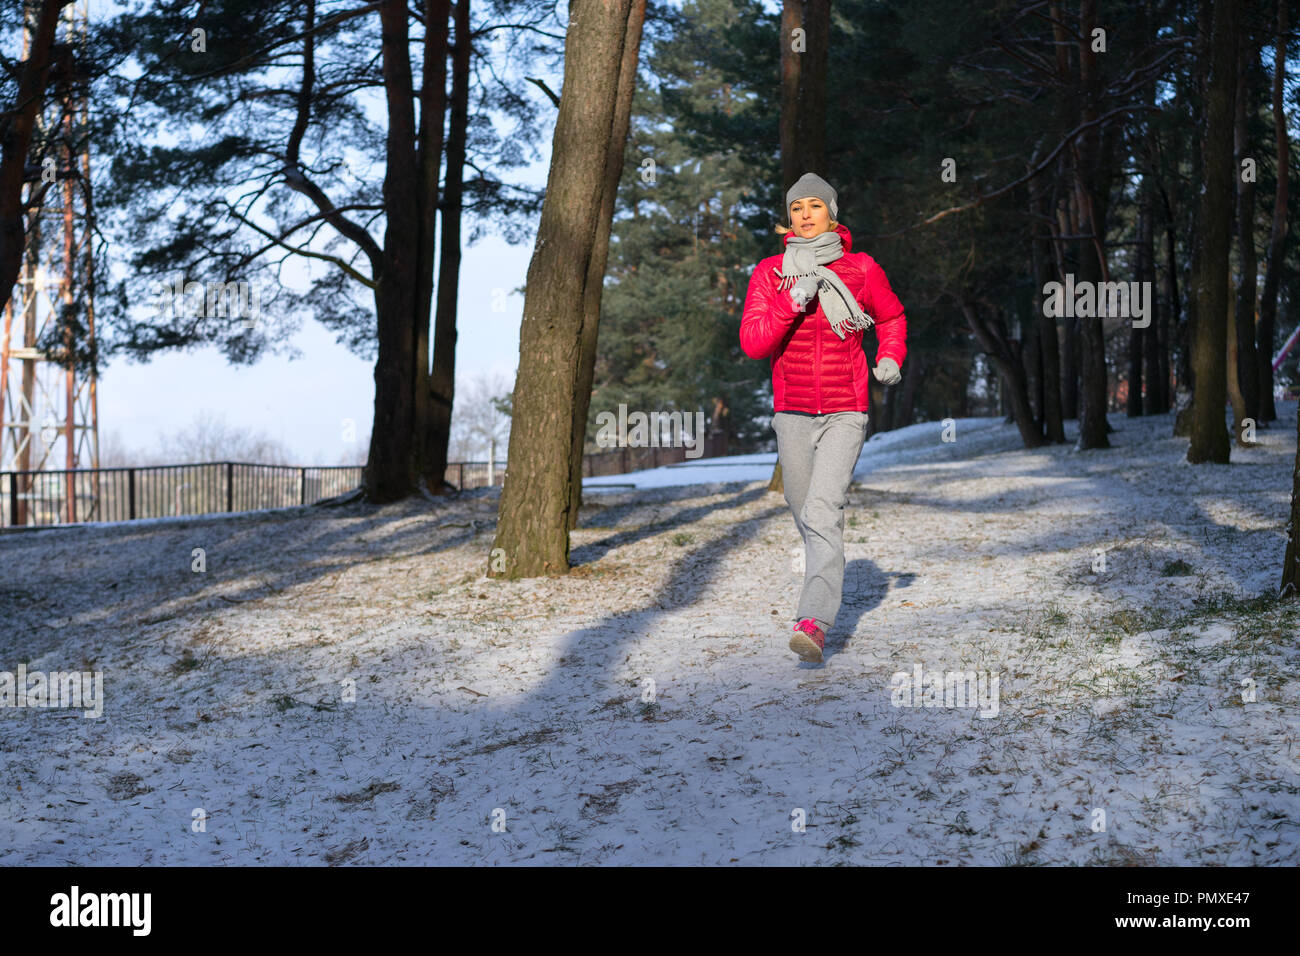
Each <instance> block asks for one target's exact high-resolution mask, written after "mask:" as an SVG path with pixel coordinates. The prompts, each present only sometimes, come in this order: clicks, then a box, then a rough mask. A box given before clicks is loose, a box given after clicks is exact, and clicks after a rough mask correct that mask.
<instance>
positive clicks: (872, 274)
mask: <svg viewBox="0 0 1300 956" xmlns="http://www.w3.org/2000/svg"><path fill="white" fill-rule="evenodd" d="M863 300H864V304H865V305H866V307H867V313H868V314H869V315H870V316H871V317H872V318H873V319H875V320H876V336H877V337H878V338H879V339H880V348H878V349H877V350H876V364H880V360H881V359H884V358H890V359H893V360H894V362H895V363H897V365H898V367H899V368H902V367H903V359H904V358H906V357H907V316H906V315H904V314H903V303H902V302H899V301H898V296H896V295H894V290H893V289H891V288H890V286H889V278H888V277H887V276H886V275H885V270H884V269H882V268H881V267H880V263H878V262H876V261H875V260H874V259H873V260H872V261H871V267H870V268H869V269H867V276H866V281H865V283H864V285H863Z"/></svg>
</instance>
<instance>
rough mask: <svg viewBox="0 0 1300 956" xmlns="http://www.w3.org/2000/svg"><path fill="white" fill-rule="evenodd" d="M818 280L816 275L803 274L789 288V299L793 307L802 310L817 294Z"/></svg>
mask: <svg viewBox="0 0 1300 956" xmlns="http://www.w3.org/2000/svg"><path fill="white" fill-rule="evenodd" d="M818 285H819V283H818V281H817V277H816V276H804V277H803V278H802V279H800V280H799V281H798V282H796V283H795V284H794V285H793V286H792V287H791V289H790V301H791V302H793V303H794V305H795V308H797V309H800V310H802V309H803V308H804V307H805V306H807V305H808V303H809V302H811V301H812V300H813V299H814V298H816V296H817V289H818Z"/></svg>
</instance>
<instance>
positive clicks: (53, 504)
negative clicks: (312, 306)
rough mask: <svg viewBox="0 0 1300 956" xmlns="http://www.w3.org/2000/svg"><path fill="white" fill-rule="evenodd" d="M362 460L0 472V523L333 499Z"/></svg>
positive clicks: (453, 472) (483, 476) (499, 476)
mask: <svg viewBox="0 0 1300 956" xmlns="http://www.w3.org/2000/svg"><path fill="white" fill-rule="evenodd" d="M726 453H727V436H726V435H725V434H716V435H709V436H707V437H706V438H705V440H704V449H703V453H702V454H701V455H700V456H699V457H702V458H711V457H715V456H718V455H725V454H726ZM686 460H687V459H686V449H684V448H680V447H677V448H671V447H665V448H654V447H652V448H619V449H617V450H614V451H609V452H603V453H600V454H595V455H584V456H583V460H582V474H583V475H584V476H587V477H590V476H595V475H617V474H624V473H626V472H629V471H639V470H640V469H643V468H658V467H659V466H660V465H671V464H676V463H678V462H682V461H686ZM361 473H362V466H361V465H332V466H322V467H300V466H297V465H257V464H251V463H249V462H239V461H211V462H203V463H200V464H192V465H139V466H135V467H123V468H76V469H63V470H49V471H0V528H4V527H11V528H22V527H29V528H35V527H50V526H53V525H61V524H76V523H78V522H82V521H135V520H137V519H140V518H162V517H168V516H172V515H201V514H214V513H216V512H222V511H227V512H228V511H255V510H258V509H262V508H288V507H292V506H294V505H306V504H312V503H313V502H316V501H320V500H321V499H323V498H332V497H334V496H336V495H341V494H343V493H344V492H347V491H351V490H352V489H354V488H357V487H358V486H360V484H361ZM505 477H506V463H505V462H496V463H494V464H493V466H492V467H489V465H488V463H487V462H486V461H458V462H450V463H449V464H448V465H447V470H446V472H445V478H446V480H447V481H448V482H449V483H451V484H452V485H454V486H455V487H457V488H459V489H460V490H462V491H463V490H465V489H466V488H484V487H487V485H488V484H489V483H490V484H493V485H496V486H498V487H499V486H501V485H503V484H504V483H505Z"/></svg>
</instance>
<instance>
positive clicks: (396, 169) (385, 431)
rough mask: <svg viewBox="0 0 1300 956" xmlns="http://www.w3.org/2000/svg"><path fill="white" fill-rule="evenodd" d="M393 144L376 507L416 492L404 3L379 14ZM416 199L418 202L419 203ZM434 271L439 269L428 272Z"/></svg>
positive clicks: (370, 491) (410, 132)
mask: <svg viewBox="0 0 1300 956" xmlns="http://www.w3.org/2000/svg"><path fill="white" fill-rule="evenodd" d="M379 18H380V25H381V34H380V36H381V39H380V44H381V47H380V48H381V52H382V56H383V77H384V92H385V97H386V100H387V106H388V137H387V149H386V164H387V166H386V171H385V175H384V210H385V213H386V220H387V221H386V224H385V228H384V248H383V251H382V255H381V257H380V270H379V275H378V277H377V278H378V281H377V282H376V285H375V313H376V320H377V321H376V329H377V337H378V344H379V348H378V353H379V354H378V357H377V359H376V361H375V417H374V425H373V427H372V431H371V434H370V458H369V460H368V461H367V463H366V468H365V485H366V493H367V497H368V498H369V500H371V501H374V502H378V503H382V502H387V501H395V500H397V499H399V498H404V497H406V496H407V495H409V494H411V492H412V491H414V490H415V487H416V485H415V482H416V478H417V475H416V473H415V467H414V466H415V459H416V456H415V454H414V453H413V449H414V446H415V443H416V436H415V432H414V430H413V427H412V426H413V425H414V423H415V421H414V419H415V415H414V407H415V392H414V379H415V362H414V360H413V358H412V356H413V353H414V349H415V325H416V315H417V303H416V298H417V297H416V288H417V285H418V279H417V275H418V272H419V268H420V265H421V264H420V263H419V261H418V250H419V239H420V222H421V214H420V203H419V190H420V184H421V179H420V170H419V166H418V164H417V162H416V153H415V140H416V131H415V116H414V108H413V104H412V96H413V92H414V91H413V89H412V83H411V61H410V50H409V36H408V34H409V31H408V21H407V14H406V4H405V2H404V0H385V2H384V3H382V5H381V6H380V7H379ZM413 197H415V200H414V201H413ZM429 265H430V268H431V267H432V263H430V264H429Z"/></svg>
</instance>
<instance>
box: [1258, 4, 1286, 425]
mask: <svg viewBox="0 0 1300 956" xmlns="http://www.w3.org/2000/svg"><path fill="white" fill-rule="evenodd" d="M1287 6H1288V4H1287V3H1286V2H1281V3H1278V5H1277V33H1276V35H1275V36H1274V39H1273V44H1274V51H1273V131H1274V136H1275V137H1276V139H1277V191H1276V192H1275V193H1274V194H1273V228H1272V231H1271V232H1270V233H1269V239H1268V267H1267V271H1265V273H1264V288H1263V290H1262V293H1263V294H1262V295H1261V296H1260V302H1259V326H1258V328H1257V329H1256V334H1255V338H1256V353H1255V360H1256V362H1258V363H1259V409H1260V411H1259V417H1260V421H1261V422H1272V421H1277V408H1276V407H1275V406H1274V404H1273V335H1274V326H1275V324H1276V321H1277V293H1278V285H1279V284H1280V281H1281V276H1282V257H1283V255H1284V252H1283V249H1284V246H1285V244H1286V234H1287V215H1286V213H1287V198H1288V189H1289V184H1290V182H1289V181H1290V165H1291V140H1290V137H1289V136H1288V134H1287V127H1286V112H1285V110H1284V108H1283V99H1282V97H1283V84H1284V83H1285V81H1286V48H1287V43H1286V39H1287Z"/></svg>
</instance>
